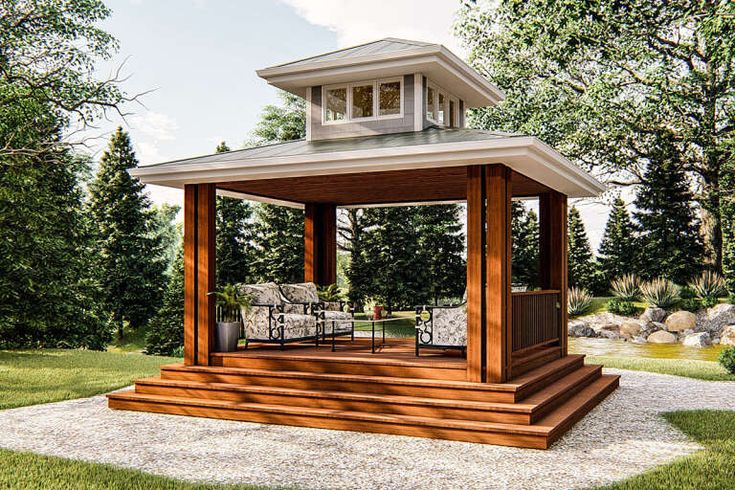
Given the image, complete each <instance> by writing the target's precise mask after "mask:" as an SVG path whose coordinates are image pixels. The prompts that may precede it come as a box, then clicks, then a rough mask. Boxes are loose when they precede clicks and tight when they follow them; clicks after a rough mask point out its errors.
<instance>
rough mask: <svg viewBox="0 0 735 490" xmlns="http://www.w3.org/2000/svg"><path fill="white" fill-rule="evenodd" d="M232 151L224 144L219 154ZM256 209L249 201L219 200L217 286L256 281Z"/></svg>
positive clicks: (222, 197) (224, 198) (221, 144)
mask: <svg viewBox="0 0 735 490" xmlns="http://www.w3.org/2000/svg"><path fill="white" fill-rule="evenodd" d="M226 151H230V149H229V148H228V147H227V145H226V144H225V142H224V141H223V142H222V143H220V144H219V145H218V146H217V153H224V152H226ZM252 217H253V206H252V204H251V203H250V202H249V201H244V200H242V199H235V198H230V197H225V196H217V217H216V230H217V235H216V242H217V284H218V285H220V286H221V285H224V284H236V283H240V282H250V281H251V280H252V278H253V260H254V256H253V249H252V244H251V240H252V236H251V235H252V234H251V229H252V228H251V225H252V223H251V221H252Z"/></svg>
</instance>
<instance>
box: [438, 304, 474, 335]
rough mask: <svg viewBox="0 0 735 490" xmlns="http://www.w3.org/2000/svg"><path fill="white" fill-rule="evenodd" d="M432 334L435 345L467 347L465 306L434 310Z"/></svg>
mask: <svg viewBox="0 0 735 490" xmlns="http://www.w3.org/2000/svg"><path fill="white" fill-rule="evenodd" d="M432 333H433V336H432V341H433V343H434V344H435V345H467V306H466V305H463V306H458V307H457V308H434V314H433V318H432Z"/></svg>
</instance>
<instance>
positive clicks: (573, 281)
mask: <svg viewBox="0 0 735 490" xmlns="http://www.w3.org/2000/svg"><path fill="white" fill-rule="evenodd" d="M567 226H568V236H569V238H568V240H569V246H568V248H569V287H580V288H585V289H587V290H588V291H592V290H593V289H594V288H595V263H594V257H593V255H592V247H591V246H590V241H589V239H588V238H587V231H586V230H585V228H584V223H583V222H582V217H581V216H580V214H579V210H578V209H577V208H575V207H574V206H572V208H571V209H570V210H569V218H568V225H567Z"/></svg>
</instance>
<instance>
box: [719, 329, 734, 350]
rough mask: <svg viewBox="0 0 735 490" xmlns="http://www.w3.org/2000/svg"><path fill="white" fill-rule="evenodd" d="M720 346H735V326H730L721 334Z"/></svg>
mask: <svg viewBox="0 0 735 490" xmlns="http://www.w3.org/2000/svg"><path fill="white" fill-rule="evenodd" d="M720 344H722V345H735V325H728V326H726V327H725V328H723V329H722V332H721V333H720Z"/></svg>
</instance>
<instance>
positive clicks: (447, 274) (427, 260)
mask: <svg viewBox="0 0 735 490" xmlns="http://www.w3.org/2000/svg"><path fill="white" fill-rule="evenodd" d="M461 209H462V208H461V206H459V205H457V204H447V205H432V206H416V207H415V208H413V210H414V213H415V218H416V225H417V231H418V246H419V251H418V253H419V257H420V258H421V262H422V264H423V268H424V269H425V271H426V280H425V282H424V287H423V289H424V290H425V292H424V293H422V294H421V296H428V297H429V298H430V299H432V300H433V302H434V304H439V300H440V299H442V298H461V297H462V292H463V291H464V288H465V283H466V275H467V274H466V272H467V268H466V264H465V259H464V257H463V254H464V234H463V233H462V222H461V221H460V216H459V213H460V211H461ZM409 306H415V305H409Z"/></svg>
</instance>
